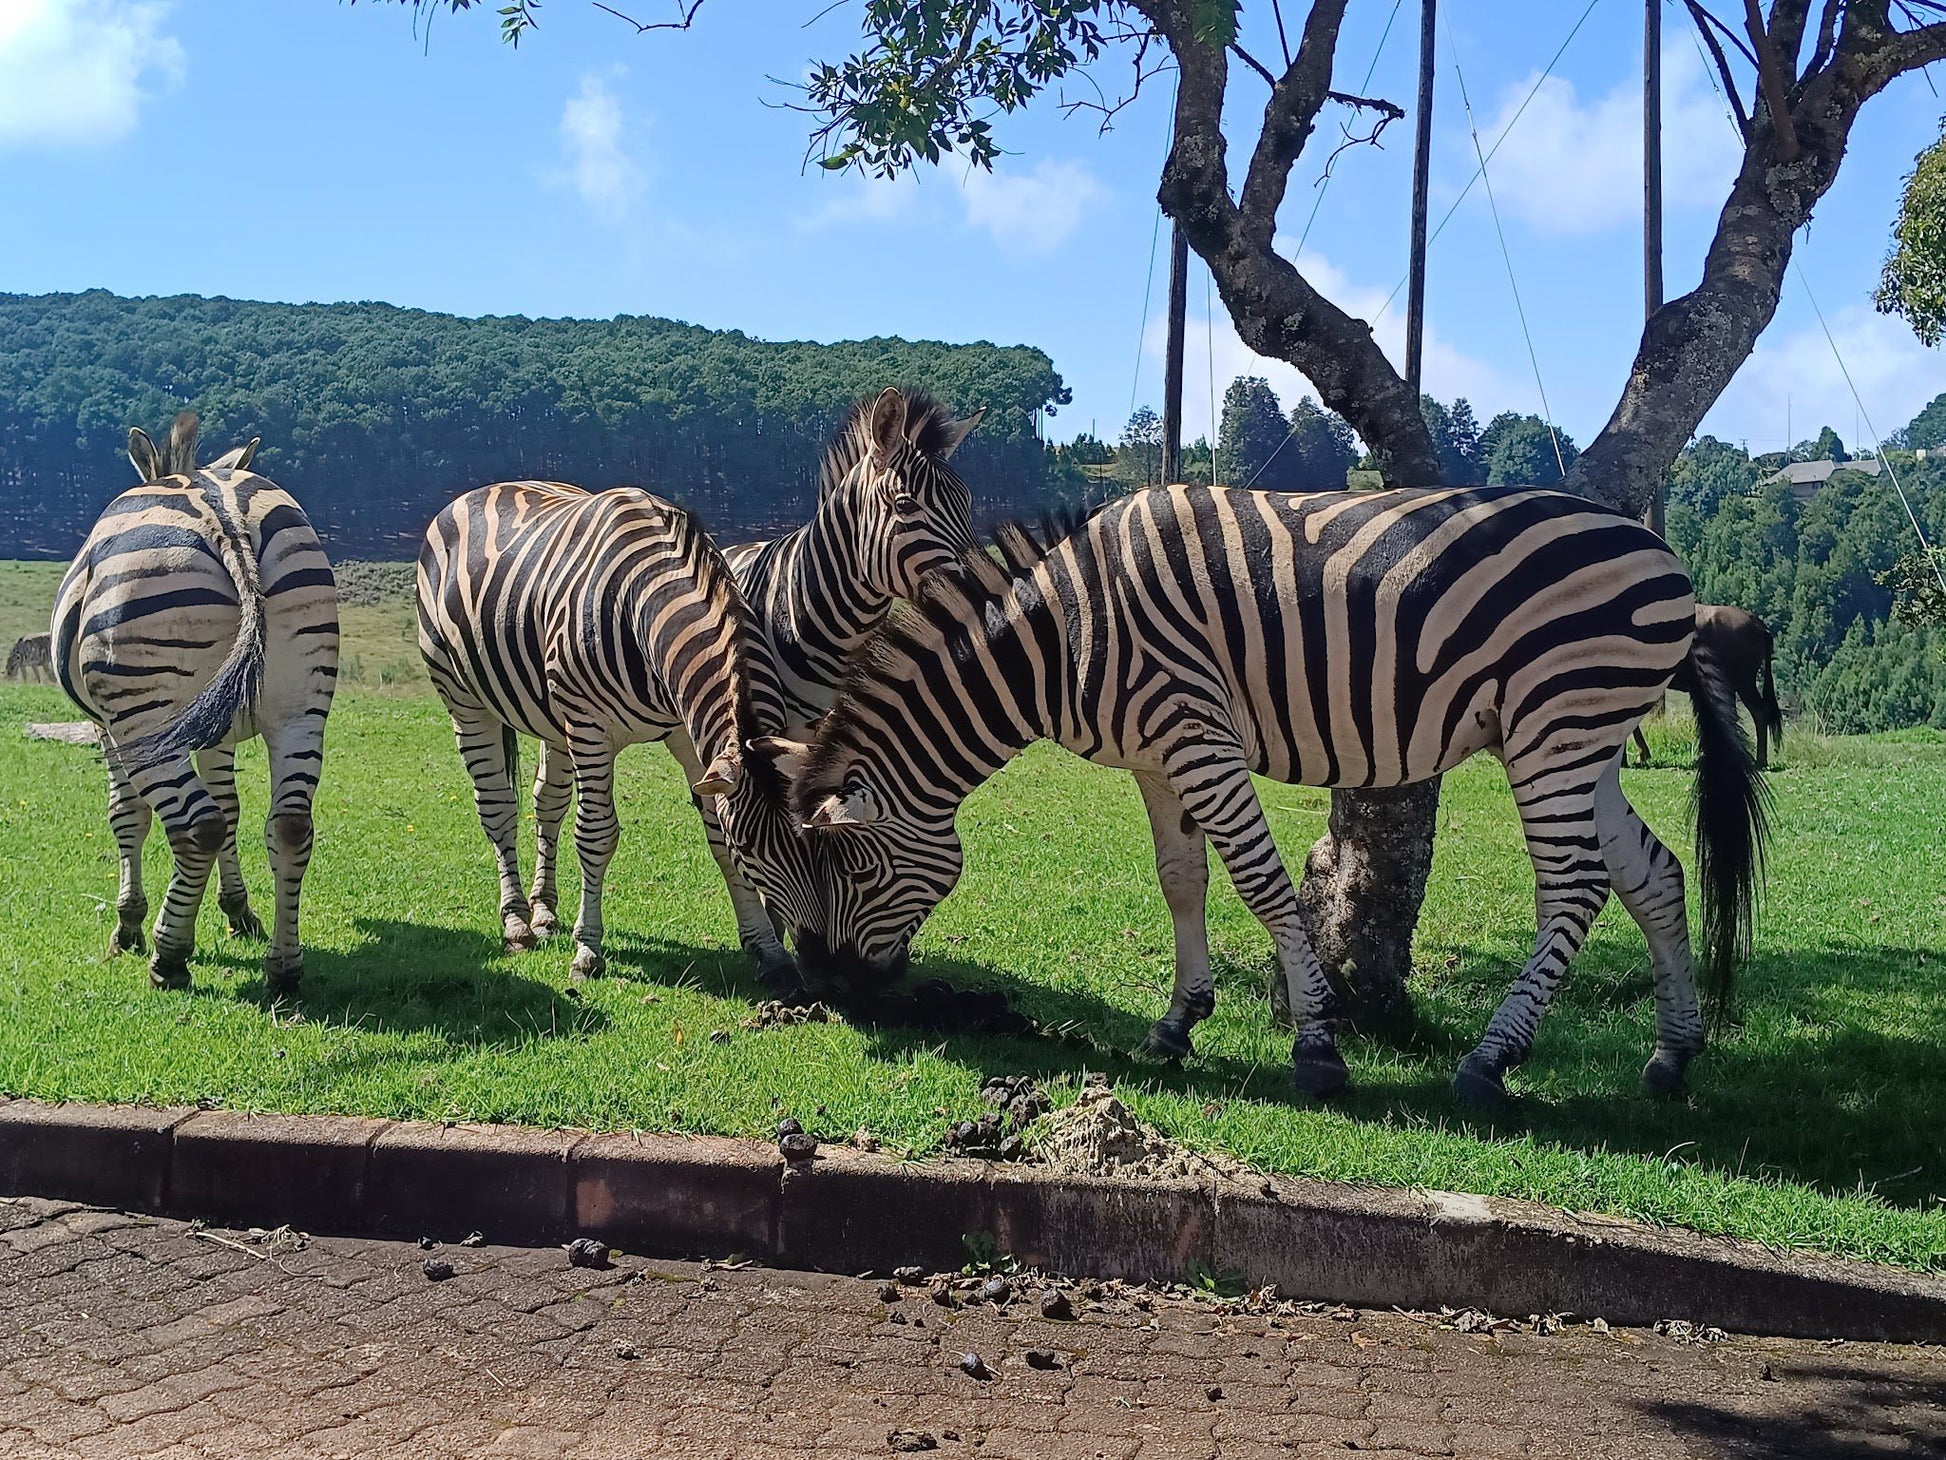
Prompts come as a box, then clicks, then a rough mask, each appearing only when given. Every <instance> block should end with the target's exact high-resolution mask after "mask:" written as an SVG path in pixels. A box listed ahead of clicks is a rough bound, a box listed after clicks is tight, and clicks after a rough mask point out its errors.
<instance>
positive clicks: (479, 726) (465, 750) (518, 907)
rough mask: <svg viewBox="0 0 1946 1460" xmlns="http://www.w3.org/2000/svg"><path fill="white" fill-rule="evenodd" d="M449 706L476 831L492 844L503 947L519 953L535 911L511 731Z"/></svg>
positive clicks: (528, 942)
mask: <svg viewBox="0 0 1946 1460" xmlns="http://www.w3.org/2000/svg"><path fill="white" fill-rule="evenodd" d="M448 709H449V711H450V712H451V714H452V717H453V738H454V739H456V740H457V741H458V742H459V753H460V759H462V760H464V761H465V762H466V773H467V774H468V775H469V776H471V777H472V778H473V809H474V811H476V812H477V813H478V814H479V818H480V829H481V830H482V831H484V832H485V833H486V836H487V840H488V841H489V842H491V843H492V844H493V860H494V862H495V864H496V865H497V867H498V868H499V872H500V925H501V930H502V940H503V941H502V946H503V947H504V948H505V949H506V951H507V952H509V953H519V952H522V951H523V950H525V949H528V948H532V947H533V946H534V944H535V942H536V939H535V937H534V930H533V929H532V928H531V927H529V926H528V923H527V919H528V918H530V917H531V916H533V909H532V908H530V907H529V906H528V905H527V897H526V895H525V894H524V893H523V892H522V891H521V890H520V846H519V833H520V801H519V797H518V793H517V792H516V790H515V788H514V781H513V765H512V763H511V762H512V757H511V755H510V754H509V752H510V751H511V749H512V747H513V744H514V739H513V730H512V728H511V727H510V726H508V725H507V724H506V723H505V722H504V721H502V720H499V719H496V718H495V717H494V716H492V715H489V714H487V713H486V712H484V711H482V710H475V709H472V708H469V707H465V706H450V705H449V706H448Z"/></svg>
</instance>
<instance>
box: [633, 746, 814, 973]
mask: <svg viewBox="0 0 1946 1460" xmlns="http://www.w3.org/2000/svg"><path fill="white" fill-rule="evenodd" d="M667 743H668V746H669V753H670V754H671V755H673V756H674V757H675V758H676V764H677V765H678V766H680V767H682V773H683V778H684V779H685V780H686V781H687V782H688V783H689V784H690V785H692V786H693V785H695V784H696V783H697V782H698V781H700V780H701V779H702V778H703V758H702V757H701V756H700V755H698V754H697V753H696V747H695V745H694V744H693V743H692V742H691V740H690V738H689V736H688V735H687V734H685V733H684V732H682V731H681V730H678V731H676V732H675V733H674V734H672V735H671V736H670V737H669V739H668V742H667ZM689 799H690V800H692V801H693V802H695V803H696V814H697V815H698V816H700V817H702V818H703V833H704V835H705V836H707V837H708V838H709V854H710V855H711V856H712V857H714V858H715V859H716V865H717V868H718V870H720V871H721V872H722V873H723V885H724V886H725V887H727V888H728V889H729V892H730V906H731V908H732V909H734V910H735V912H736V919H737V941H738V942H739V943H740V944H742V945H743V951H744V952H745V953H748V954H749V955H750V956H751V957H752V958H754V959H755V960H756V961H757V972H758V974H759V975H760V976H761V977H762V978H764V979H765V980H766V981H767V982H770V983H774V984H778V985H780V986H781V987H782V988H783V989H784V990H785V991H786V992H790V993H796V992H799V991H801V990H802V988H803V982H804V981H803V977H802V975H801V974H800V972H799V970H798V966H797V960H796V959H795V958H793V957H791V955H790V950H789V949H787V948H786V947H785V946H784V939H783V937H782V935H781V934H780V933H779V932H778V930H777V924H776V923H775V922H773V921H772V920H771V916H770V913H769V911H768V910H767V909H766V908H765V907H764V902H763V899H762V898H761V897H759V896H758V895H757V889H756V888H754V887H752V886H751V885H750V880H749V879H748V878H747V877H745V876H744V875H743V869H742V868H741V867H739V866H738V865H737V861H736V858H735V857H734V856H733V855H732V854H731V852H730V842H729V838H728V837H726V836H725V835H724V834H723V824H722V823H721V822H720V821H718V820H717V816H716V800H715V798H714V797H711V796H697V795H694V794H692V795H691V796H690V798H689Z"/></svg>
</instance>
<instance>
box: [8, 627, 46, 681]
mask: <svg viewBox="0 0 1946 1460" xmlns="http://www.w3.org/2000/svg"><path fill="white" fill-rule="evenodd" d="M52 642H53V636H52V635H49V634H28V635H27V636H26V637H24V638H19V639H15V640H14V646H13V648H11V649H9V650H8V651H7V678H9V679H25V678H27V676H28V675H29V674H32V675H33V676H34V678H35V679H45V678H46V677H47V676H48V674H49V673H50V672H51V671H52V670H53V667H54V661H53V656H52V652H51V651H50V649H49V647H48V646H49V645H50V644H51V643H52Z"/></svg>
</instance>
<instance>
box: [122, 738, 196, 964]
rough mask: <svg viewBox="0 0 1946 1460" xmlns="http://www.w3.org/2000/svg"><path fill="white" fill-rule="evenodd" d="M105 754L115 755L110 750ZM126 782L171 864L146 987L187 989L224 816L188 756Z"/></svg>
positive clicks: (156, 920) (139, 774) (167, 762)
mask: <svg viewBox="0 0 1946 1460" xmlns="http://www.w3.org/2000/svg"><path fill="white" fill-rule="evenodd" d="M108 753H109V754H110V755H116V754H118V753H119V752H118V751H115V750H113V749H110V750H109V752H108ZM130 781H131V782H132V783H133V786H134V789H135V790H136V792H137V793H139V794H140V796H141V797H142V799H143V800H144V801H146V802H147V803H148V804H149V805H150V806H151V807H152V808H154V811H155V815H156V817H157V818H158V819H159V820H160V821H161V822H162V829H163V831H165V832H166V833H168V837H169V850H170V852H171V853H172V854H173V856H174V859H175V870H174V871H173V872H172V873H171V874H170V877H169V890H168V891H167V892H166V893H165V894H164V895H163V899H162V909H161V911H160V912H158V913H157V914H156V916H155V930H154V937H155V951H154V952H153V953H152V954H151V955H150V957H149V982H150V983H152V984H154V985H155V986H156V987H157V988H166V989H181V988H187V987H189V955H190V954H191V953H192V952H194V951H195V947H196V912H197V909H198V908H200V907H201V906H202V904H203V889H204V888H205V887H206V886H208V884H209V873H210V868H211V867H212V866H214V865H215V862H216V850H217V848H218V847H220V846H222V845H223V837H224V822H223V813H222V811H221V810H219V809H218V807H217V805H216V801H215V799H214V798H213V797H212V796H211V795H210V793H209V790H208V788H207V787H205V786H204V785H203V782H202V779H201V778H200V777H199V776H197V774H196V767H195V766H194V765H192V764H191V763H190V759H189V757H188V756H187V755H182V756H178V757H175V758H174V759H171V760H165V761H162V762H160V763H159V764H156V765H152V766H147V767H145V768H143V769H141V770H140V771H137V772H135V773H134V774H132V775H131V776H130ZM138 854H139V849H138Z"/></svg>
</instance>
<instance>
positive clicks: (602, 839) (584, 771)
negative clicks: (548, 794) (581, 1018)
mask: <svg viewBox="0 0 1946 1460" xmlns="http://www.w3.org/2000/svg"><path fill="white" fill-rule="evenodd" d="M568 750H569V753H570V754H571V755H572V756H573V758H574V850H575V853H576V855H577V856H578V857H579V859H580V862H581V911H580V912H579V913H578V914H577V915H576V917H575V920H574V962H573V963H572V964H570V965H569V968H568V971H569V973H571V974H572V975H573V976H574V977H575V978H599V977H601V975H602V974H604V973H606V972H607V971H608V961H607V960H606V959H605V958H603V957H602V955H601V935H602V923H601V890H602V883H603V882H604V881H605V880H606V879H607V876H608V863H609V862H610V861H611V860H612V859H613V858H614V855H615V848H616V846H617V845H618V844H619V843H620V842H621V839H622V828H621V823H620V822H619V821H618V820H617V819H616V817H615V752H614V751H613V750H612V749H611V748H610V747H609V745H608V737H607V733H606V732H605V731H604V730H602V728H601V727H600V726H596V725H572V726H569V727H568Z"/></svg>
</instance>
